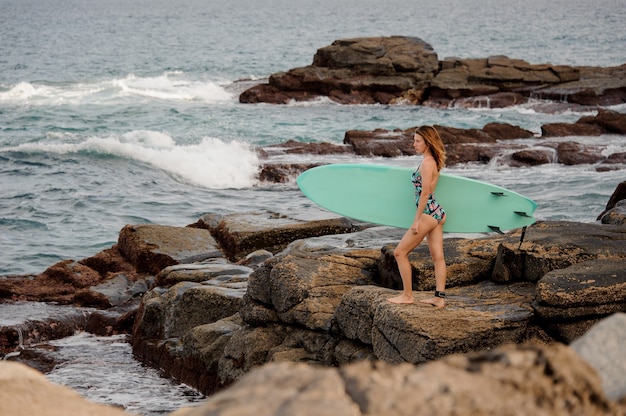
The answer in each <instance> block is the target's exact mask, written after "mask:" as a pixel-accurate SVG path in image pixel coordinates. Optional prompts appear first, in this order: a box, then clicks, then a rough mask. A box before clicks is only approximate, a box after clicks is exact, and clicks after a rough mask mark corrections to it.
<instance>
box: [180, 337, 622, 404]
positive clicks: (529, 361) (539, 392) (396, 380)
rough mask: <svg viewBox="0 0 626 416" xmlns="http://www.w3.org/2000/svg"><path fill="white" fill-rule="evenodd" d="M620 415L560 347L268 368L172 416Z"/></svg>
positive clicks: (584, 367)
mask: <svg viewBox="0 0 626 416" xmlns="http://www.w3.org/2000/svg"><path fill="white" fill-rule="evenodd" d="M250 412H254V413H255V414H256V415H259V416H264V415H268V416H269V415H276V414H279V413H280V414H290V415H301V416H308V415H315V416H319V415H329V416H330V415H372V416H373V415H387V414H394V415H398V416H404V415H407V416H408V415H415V414H476V415H494V416H495V415H503V414H510V415H514V414H537V415H544V414H545V415H548V414H549V415H556V416H569V415H571V414H581V415H582V414H598V415H599V414H612V415H619V414H623V408H620V407H619V406H618V405H617V404H616V403H614V402H612V401H611V400H609V399H608V398H607V397H606V395H605V394H604V393H603V391H602V386H601V382H600V379H599V378H598V375H597V374H596V373H595V371H594V370H593V368H591V367H590V366H589V364H587V363H586V362H585V361H584V360H583V359H581V358H580V357H578V356H577V354H576V353H575V352H574V351H572V349H570V348H568V347H566V346H564V345H560V344H555V345H550V346H545V345H536V344H534V345H533V344H523V345H507V346H502V347H499V348H496V349H493V350H490V351H484V352H480V353H473V354H466V355H453V356H450V357H446V358H444V359H441V360H438V361H435V362H431V363H427V364H424V365H420V366H414V365H411V364H408V363H403V364H400V365H394V366H392V365H389V364H386V363H381V362H371V361H363V362H360V363H355V364H350V365H347V366H344V367H341V368H339V369H337V368H319V367H314V366H309V365H306V364H302V363H287V362H283V363H274V364H268V365H266V366H263V367H261V368H258V369H254V370H253V371H251V372H250V373H249V374H247V375H246V376H244V377H243V378H242V379H241V380H240V381H238V382H237V383H236V384H234V385H233V386H231V387H230V388H228V389H226V390H224V391H222V392H219V393H217V394H215V395H213V396H211V397H210V398H208V399H207V401H206V402H204V403H203V404H201V405H199V406H198V407H196V408H187V409H183V410H180V411H179V412H177V413H176V416H204V415H212V414H218V413H219V414H222V413H228V414H229V415H233V416H237V415H242V416H243V415H247V414H250Z"/></svg>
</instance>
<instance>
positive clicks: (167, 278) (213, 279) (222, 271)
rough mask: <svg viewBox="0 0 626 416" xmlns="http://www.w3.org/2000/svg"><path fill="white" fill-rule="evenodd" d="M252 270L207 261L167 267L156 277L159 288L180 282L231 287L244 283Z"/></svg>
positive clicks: (225, 262) (224, 261) (215, 261)
mask: <svg viewBox="0 0 626 416" xmlns="http://www.w3.org/2000/svg"><path fill="white" fill-rule="evenodd" d="M250 273H252V269H251V268H249V267H246V266H239V265H236V264H231V263H228V262H227V261H226V259H217V260H209V261H206V262H201V263H193V264H177V265H174V266H168V267H166V268H165V269H163V270H162V271H161V272H160V273H159V274H158V275H157V276H156V283H157V285H159V286H164V287H170V286H173V285H175V284H177V283H180V282H198V283H203V282H206V283H207V284H213V285H218V286H225V287H228V286H231V287H232V285H233V284H235V285H236V286H239V285H237V283H242V282H246V281H247V279H248V275H250Z"/></svg>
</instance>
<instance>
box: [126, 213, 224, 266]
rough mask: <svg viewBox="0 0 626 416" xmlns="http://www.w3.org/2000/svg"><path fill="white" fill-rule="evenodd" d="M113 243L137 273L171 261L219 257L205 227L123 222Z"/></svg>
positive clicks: (183, 261)
mask: <svg viewBox="0 0 626 416" xmlns="http://www.w3.org/2000/svg"><path fill="white" fill-rule="evenodd" d="M117 245H118V248H119V251H120V253H122V255H123V256H124V257H125V258H126V259H127V260H128V261H129V262H130V263H131V264H132V265H133V267H135V269H136V270H137V271H138V272H140V273H148V274H153V275H156V274H157V273H159V272H160V271H161V270H163V269H164V268H166V267H167V266H172V265H174V264H180V263H192V262H194V261H201V260H206V259H208V258H214V257H221V256H222V252H221V251H220V249H219V247H218V245H217V242H216V241H215V240H214V239H213V237H212V236H211V234H210V233H209V232H208V231H207V230H203V229H198V228H192V227H171V226H164V225H149V224H145V225H127V226H125V227H124V228H122V230H121V231H120V235H119V239H118V244H117Z"/></svg>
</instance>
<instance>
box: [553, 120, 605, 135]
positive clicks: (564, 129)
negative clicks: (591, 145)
mask: <svg viewBox="0 0 626 416" xmlns="http://www.w3.org/2000/svg"><path fill="white" fill-rule="evenodd" d="M601 134H602V128H601V127H600V126H598V125H594V124H582V125H581V124H578V123H575V124H572V123H549V124H544V125H542V126H541V136H542V137H567V136H600V135H601Z"/></svg>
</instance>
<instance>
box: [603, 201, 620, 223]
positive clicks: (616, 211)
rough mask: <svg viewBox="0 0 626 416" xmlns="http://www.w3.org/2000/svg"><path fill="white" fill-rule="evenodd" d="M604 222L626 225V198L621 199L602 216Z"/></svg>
mask: <svg viewBox="0 0 626 416" xmlns="http://www.w3.org/2000/svg"><path fill="white" fill-rule="evenodd" d="M602 224H612V225H626V200H621V201H619V202H618V203H617V204H615V206H614V207H613V208H611V209H610V210H609V211H608V212H607V213H606V214H604V215H603V216H602Z"/></svg>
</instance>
